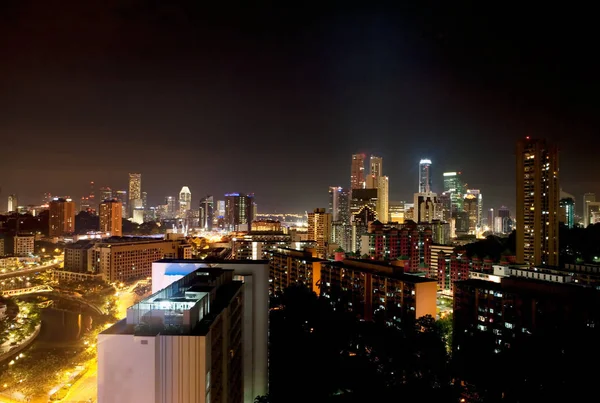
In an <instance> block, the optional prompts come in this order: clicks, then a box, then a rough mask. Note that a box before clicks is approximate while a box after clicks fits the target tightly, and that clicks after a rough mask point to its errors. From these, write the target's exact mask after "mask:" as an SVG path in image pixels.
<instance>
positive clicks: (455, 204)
mask: <svg viewBox="0 0 600 403" xmlns="http://www.w3.org/2000/svg"><path fill="white" fill-rule="evenodd" d="M444 192H448V193H449V194H450V199H451V202H452V211H451V212H450V214H452V212H454V211H463V197H464V193H465V191H464V185H463V183H462V172H444Z"/></svg>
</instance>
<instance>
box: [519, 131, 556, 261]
mask: <svg viewBox="0 0 600 403" xmlns="http://www.w3.org/2000/svg"><path fill="white" fill-rule="evenodd" d="M558 170H559V168H558V149H557V148H556V147H555V146H553V145H550V144H548V143H547V142H546V141H545V140H542V139H531V138H529V137H526V138H525V139H524V140H521V141H519V142H518V143H517V262H518V263H528V264H530V265H550V266H558V258H559V249H558V212H559V206H558V202H559V192H560V187H559V175H558Z"/></svg>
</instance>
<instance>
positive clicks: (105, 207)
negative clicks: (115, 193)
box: [99, 200, 123, 236]
mask: <svg viewBox="0 0 600 403" xmlns="http://www.w3.org/2000/svg"><path fill="white" fill-rule="evenodd" d="M122 210H123V206H122V205H121V202H120V201H118V200H104V201H103V202H102V203H100V208H99V216H100V232H108V233H109V234H110V235H111V236H122V235H123V231H122V229H121V228H122V220H123V211H122Z"/></svg>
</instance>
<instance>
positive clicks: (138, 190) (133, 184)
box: [128, 174, 142, 217]
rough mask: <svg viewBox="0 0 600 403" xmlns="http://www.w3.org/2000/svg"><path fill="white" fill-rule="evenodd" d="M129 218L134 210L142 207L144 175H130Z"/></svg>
mask: <svg viewBox="0 0 600 403" xmlns="http://www.w3.org/2000/svg"><path fill="white" fill-rule="evenodd" d="M128 207H129V216H130V217H133V210H135V209H136V208H140V207H142V174H129V203H128Z"/></svg>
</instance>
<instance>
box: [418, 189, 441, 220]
mask: <svg viewBox="0 0 600 403" xmlns="http://www.w3.org/2000/svg"><path fill="white" fill-rule="evenodd" d="M414 202H415V204H414V212H413V221H415V222H416V223H426V222H432V221H433V220H434V219H436V216H437V214H436V209H437V208H438V201H437V195H436V194H435V193H431V192H428V193H415V196H414Z"/></svg>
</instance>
